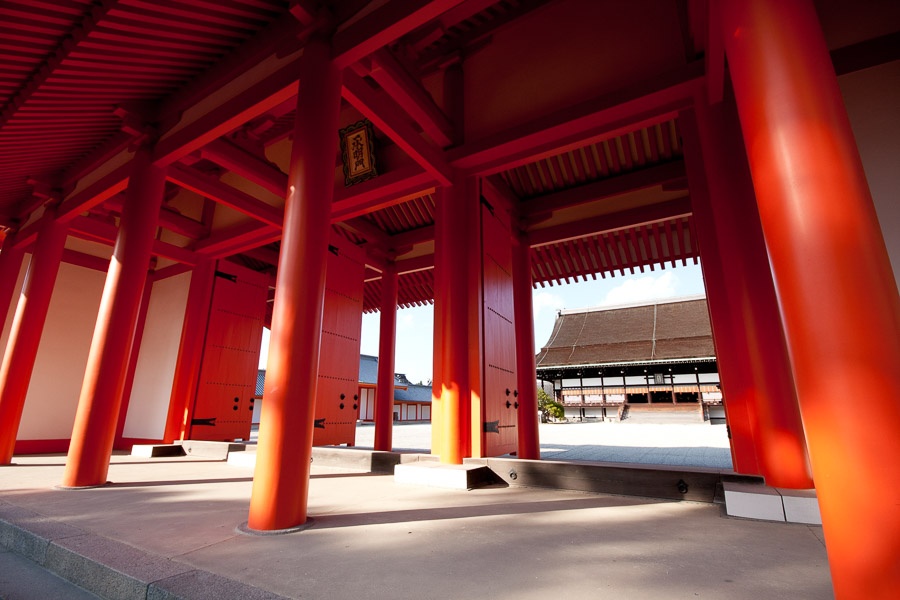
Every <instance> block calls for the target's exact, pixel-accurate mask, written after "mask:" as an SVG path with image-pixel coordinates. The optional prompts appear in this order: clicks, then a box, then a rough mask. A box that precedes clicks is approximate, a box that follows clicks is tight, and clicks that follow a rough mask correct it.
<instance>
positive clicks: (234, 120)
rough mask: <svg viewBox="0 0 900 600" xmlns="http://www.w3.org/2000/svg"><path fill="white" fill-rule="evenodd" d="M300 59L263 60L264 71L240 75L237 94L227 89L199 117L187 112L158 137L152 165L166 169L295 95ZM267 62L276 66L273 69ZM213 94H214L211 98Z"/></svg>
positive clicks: (296, 56) (298, 56) (298, 55)
mask: <svg viewBox="0 0 900 600" xmlns="http://www.w3.org/2000/svg"><path fill="white" fill-rule="evenodd" d="M302 58H303V52H302V51H297V52H295V53H293V54H292V55H290V56H289V57H287V58H283V59H277V58H271V59H270V60H268V61H265V62H266V65H267V66H269V71H268V72H267V70H266V69H265V68H264V67H263V66H260V67H259V68H258V70H259V71H260V72H259V74H258V75H257V76H256V77H253V76H252V72H253V69H251V70H250V71H248V72H245V73H243V76H242V77H241V78H240V79H239V80H238V81H241V83H243V84H244V85H243V86H242V87H243V90H242V91H240V92H238V93H234V92H232V91H231V90H229V92H228V94H227V96H226V97H228V98H229V99H228V100H226V101H225V102H221V103H218V104H217V105H216V106H215V107H214V108H211V109H210V110H207V111H204V112H202V113H200V114H194V111H191V110H187V111H186V112H185V113H184V115H185V116H183V117H182V119H181V121H179V122H178V123H177V124H176V125H174V126H173V127H172V128H170V129H169V130H168V133H166V134H164V135H162V136H161V137H160V140H159V142H158V143H157V144H156V149H155V151H154V155H153V161H154V163H156V164H157V165H159V166H168V165H170V164H172V163H174V162H175V161H177V160H179V159H181V158H183V157H185V156H187V155H188V154H190V153H191V152H194V151H195V150H199V149H201V148H202V147H203V146H206V145H207V144H209V143H210V142H212V141H213V140H216V139H218V138H220V137H222V136H223V135H225V134H226V133H228V132H230V131H232V130H234V129H235V128H237V127H239V126H241V125H243V124H244V123H246V122H247V121H249V120H250V119H253V118H255V117H259V116H260V115H262V114H264V113H265V112H266V111H268V110H271V109H273V108H275V107H277V106H278V105H280V104H281V103H283V102H285V101H286V100H289V99H291V98H292V97H294V96H296V95H297V91H298V89H299V83H298V80H297V73H298V72H299V70H298V69H299V64H300V61H301V60H302ZM269 63H277V66H274V67H273V66H271V65H270V64H269ZM214 95H215V92H213V93H212V95H211V96H214ZM198 103H202V101H200V102H198ZM192 107H193V105H192ZM182 121H184V122H182Z"/></svg>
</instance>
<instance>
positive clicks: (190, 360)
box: [163, 260, 216, 444]
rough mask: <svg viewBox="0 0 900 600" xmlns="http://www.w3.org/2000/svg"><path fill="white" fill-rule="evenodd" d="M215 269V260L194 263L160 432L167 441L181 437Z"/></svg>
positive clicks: (193, 387)
mask: <svg viewBox="0 0 900 600" xmlns="http://www.w3.org/2000/svg"><path fill="white" fill-rule="evenodd" d="M215 270H216V264H215V262H214V261H212V260H206V261H204V262H202V263H200V264H199V265H197V266H196V267H194V270H193V272H192V273H191V285H190V288H189V289H188V297H187V306H185V310H184V324H183V325H182V326H181V343H180V344H179V347H178V363H177V364H176V365H175V374H174V376H173V378H172V395H171V397H170V398H169V413H168V415H167V416H166V431H165V433H164V434H163V435H164V440H165V442H166V443H167V444H171V443H172V442H173V441H175V440H180V439H184V434H185V430H186V428H187V423H188V413H189V412H190V403H191V401H192V400H193V399H194V397H195V395H196V393H197V383H198V381H199V379H200V364H201V362H202V361H203V340H204V332H205V331H206V326H207V324H208V323H209V310H210V303H211V302H212V292H213V277H214V273H215Z"/></svg>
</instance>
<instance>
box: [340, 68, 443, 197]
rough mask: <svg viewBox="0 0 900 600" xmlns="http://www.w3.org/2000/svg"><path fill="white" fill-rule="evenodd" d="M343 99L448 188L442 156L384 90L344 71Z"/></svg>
mask: <svg viewBox="0 0 900 600" xmlns="http://www.w3.org/2000/svg"><path fill="white" fill-rule="evenodd" d="M343 96H344V98H345V99H346V100H347V101H348V102H349V103H350V104H352V105H353V106H355V107H356V108H357V109H358V110H359V111H360V112H361V113H363V114H364V115H366V116H367V117H368V118H369V119H370V120H371V121H372V123H373V124H374V125H375V127H377V128H378V129H379V130H381V131H383V132H384V133H385V134H386V135H387V136H388V137H390V138H391V139H392V140H394V142H395V143H396V144H397V146H399V147H400V148H402V149H403V151H404V152H406V153H407V154H409V156H410V157H411V158H412V159H413V160H414V161H415V162H416V163H418V164H419V165H420V166H421V167H422V168H423V169H425V170H426V171H427V172H428V173H430V174H431V175H432V177H434V178H435V179H436V180H437V181H438V183H440V184H441V185H450V165H449V164H447V161H446V159H445V158H444V153H443V152H442V151H441V149H440V148H437V147H435V146H433V145H432V144H431V143H430V142H428V141H427V140H426V139H424V138H423V137H422V136H421V135H420V134H419V132H418V131H416V130H415V128H414V127H413V126H412V123H411V122H410V119H409V114H408V113H407V112H406V111H405V110H404V109H403V108H401V107H400V106H398V105H397V103H396V102H394V100H392V99H391V98H390V97H389V96H388V95H387V94H386V93H385V92H384V91H383V90H378V89H375V88H373V87H372V86H370V85H369V84H368V83H367V82H366V80H364V79H363V78H362V77H360V76H359V75H357V74H356V73H354V72H352V71H350V70H347V71H345V72H344V87H343Z"/></svg>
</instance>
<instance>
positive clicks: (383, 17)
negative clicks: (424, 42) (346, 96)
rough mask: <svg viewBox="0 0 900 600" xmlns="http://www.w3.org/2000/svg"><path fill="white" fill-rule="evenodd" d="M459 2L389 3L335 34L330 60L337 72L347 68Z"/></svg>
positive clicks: (459, 2)
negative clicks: (338, 69) (332, 60)
mask: <svg viewBox="0 0 900 600" xmlns="http://www.w3.org/2000/svg"><path fill="white" fill-rule="evenodd" d="M463 1H464V0H406V1H404V2H398V1H396V0H392V1H389V2H387V3H385V4H383V5H382V6H380V7H379V8H377V9H375V10H373V11H372V12H371V13H369V14H368V15H366V16H364V17H362V18H361V19H359V20H358V21H356V22H354V23H353V24H351V25H349V26H348V27H346V28H344V29H343V30H341V31H338V33H336V34H335V36H334V39H333V40H332V44H331V55H332V58H333V59H334V62H335V64H336V65H337V66H338V67H339V68H342V67H347V66H349V65H351V64H353V63H355V62H356V61H358V60H359V59H361V58H363V57H365V56H368V55H369V54H372V53H373V52H375V51H376V50H378V49H380V48H382V47H384V46H386V45H388V44H389V43H391V42H393V41H394V40H396V39H398V38H400V37H402V36H404V35H406V34H407V33H409V32H410V31H412V30H413V29H416V28H417V27H419V26H420V25H424V24H425V23H427V22H429V21H431V20H432V19H434V18H436V17H438V16H440V15H441V14H442V13H444V12H445V11H447V10H449V9H451V8H453V7H455V6H456V5H458V4H462V2H463Z"/></svg>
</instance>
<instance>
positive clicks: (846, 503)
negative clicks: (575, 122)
mask: <svg viewBox="0 0 900 600" xmlns="http://www.w3.org/2000/svg"><path fill="white" fill-rule="evenodd" d="M721 13H722V23H721V32H722V35H723V38H724V45H725V50H726V55H727V57H728V63H729V65H730V68H731V78H732V81H733V83H734V89H735V96H736V98H737V105H738V111H739V115H740V121H741V128H742V130H743V133H744V141H745V144H746V147H747V154H748V158H749V162H750V171H751V173H752V175H753V184H754V187H755V188H756V197H757V202H758V204H759V212H760V220H761V222H762V228H763V233H764V235H765V238H766V246H767V247H768V249H769V255H770V261H771V264H772V270H773V272H774V275H775V286H776V289H777V292H778V300H779V305H780V308H781V314H782V319H783V322H784V328H785V338H786V340H787V345H788V349H789V353H790V357H791V365H792V368H793V373H794V381H795V383H796V387H797V395H798V399H799V402H800V410H801V413H802V415H803V423H804V427H805V430H806V437H807V443H808V445H809V454H810V462H811V464H812V470H813V476H814V478H815V481H816V488H817V491H818V498H819V506H820V508H821V512H822V523H823V527H824V533H825V543H826V546H827V547H828V559H829V563H830V566H831V574H832V581H833V584H834V590H835V595H836V596H837V597H838V598H841V599H846V598H867V599H872V598H894V597H896V593H897V590H898V589H900V561H898V557H900V510H897V499H898V497H900V461H897V460H895V457H897V456H900V435H898V434H900V402H898V398H900V379H898V378H897V365H900V298H898V294H897V287H896V282H895V280H894V276H893V272H892V270H891V266H890V263H889V261H888V255H887V251H886V249H885V245H884V241H883V238H882V233H881V230H880V228H879V226H878V221H877V218H876V216H875V209H874V207H873V204H872V199H871V195H870V193H869V189H868V185H867V182H866V178H865V174H864V172H863V168H862V164H861V161H860V157H859V153H858V151H857V149H856V145H855V143H854V140H853V134H852V132H851V129H850V123H849V119H848V117H847V114H846V109H845V108H844V105H843V102H842V99H841V93H840V89H839V88H838V84H837V78H836V77H835V74H834V69H833V67H832V64H831V59H830V56H829V53H828V49H827V47H826V45H825V39H824V36H823V34H822V30H821V27H820V25H819V22H818V19H817V17H816V12H815V8H814V6H813V3H812V2H809V1H805V0H795V1H794V2H780V1H778V0H753V1H750V0H740V1H739V0H734V1H733V2H727V3H723V4H722V7H721ZM886 457H889V458H886Z"/></svg>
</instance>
